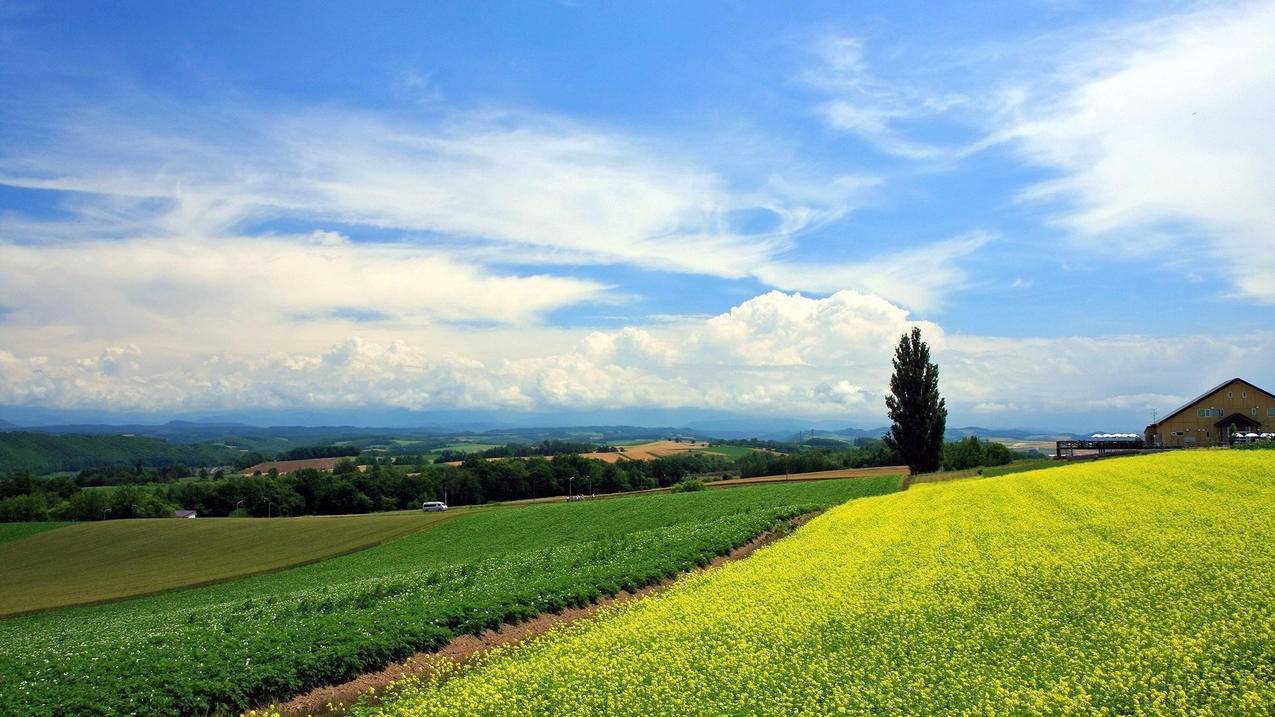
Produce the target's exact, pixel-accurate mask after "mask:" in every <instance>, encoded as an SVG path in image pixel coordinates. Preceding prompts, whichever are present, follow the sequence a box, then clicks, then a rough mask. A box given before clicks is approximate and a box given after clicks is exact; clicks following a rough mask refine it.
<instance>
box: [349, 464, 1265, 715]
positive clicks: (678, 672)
mask: <svg viewBox="0 0 1275 717" xmlns="http://www.w3.org/2000/svg"><path fill="white" fill-rule="evenodd" d="M1272 505H1275V459H1273V458H1272V457H1271V456H1259V455H1254V454H1248V455H1245V454H1242V453H1238V452H1235V453H1221V452H1207V453H1197V454H1161V455H1157V456H1148V457H1142V458H1127V459H1118V460H1112V461H1104V462H1100V463H1091V464H1085V465H1076V466H1069V467H1064V468H1057V469H1051V470H1048V471H1038V472H1032V473H1021V474H1017V475H1014V476H1009V477H1005V478H992V479H983V480H972V481H959V482H952V483H942V484H933V485H922V486H916V487H914V488H913V489H912V490H909V491H908V492H906V493H901V494H898V495H894V496H890V497H888V498H884V499H879V500H872V501H855V502H852V503H848V504H846V505H844V506H841V507H839V508H836V509H833V510H831V511H829V512H827V513H825V514H824V515H823V516H821V517H820V518H818V519H816V520H814V521H812V522H810V523H808V524H807V525H805V526H804V527H802V528H801V529H800V530H799V531H798V532H797V533H796V534H795V535H793V536H792V537H790V538H788V539H786V540H783V541H780V542H778V543H775V544H773V545H772V546H770V547H768V548H765V549H763V550H761V551H759V552H758V553H756V554H754V555H753V556H752V557H751V558H749V559H748V560H746V561H741V562H738V563H734V564H731V565H728V566H725V567H723V568H722V569H720V570H716V571H712V572H709V573H703V574H700V575H697V576H693V577H690V578H687V579H685V580H683V581H681V582H680V583H679V584H678V585H677V586H675V587H674V588H673V589H671V590H669V591H667V592H665V593H662V594H661V595H659V596H656V597H653V598H651V599H646V600H641V601H637V602H633V603H629V604H627V605H624V606H621V607H618V608H615V609H611V610H607V611H604V612H603V614H602V615H601V616H600V617H598V618H597V619H595V620H590V621H584V622H581V623H576V624H575V625H572V626H569V627H566V628H564V629H562V630H560V631H557V632H552V633H550V634H549V635H546V636H544V637H542V638H539V639H535V640H532V641H530V642H529V643H527V644H525V645H523V646H515V647H512V648H504V649H499V650H496V651H494V652H493V653H491V654H489V655H488V656H487V657H485V658H484V659H483V660H480V661H479V662H478V664H477V665H472V664H471V665H470V666H465V667H458V666H455V665H453V664H452V663H447V662H440V664H439V665H438V671H437V672H435V673H434V674H433V676H432V677H431V678H429V679H428V680H427V681H424V682H421V681H415V680H408V681H406V682H404V683H403V684H401V685H398V686H397V688H396V689H395V690H393V691H392V692H391V696H390V698H389V699H388V701H387V702H386V703H385V704H383V705H381V706H363V707H358V708H356V709H355V714H356V715H358V717H420V716H424V715H502V716H504V715H540V714H555V715H596V714H609V715H644V716H647V715H727V714H728V715H781V714H782V715H828V714H843V713H848V714H863V715H868V714H961V715H995V714H1004V715H1009V714H1014V715H1067V714H1094V715H1117V714H1120V715H1159V714H1183V715H1185V714H1193V715H1209V714H1212V715H1270V714H1272V713H1275V553H1273V552H1272V551H1271V549H1270V546H1271V545H1272V544H1275V516H1273V515H1272V512H1271V510H1270V509H1271V506H1272Z"/></svg>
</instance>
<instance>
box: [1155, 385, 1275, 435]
mask: <svg viewBox="0 0 1275 717" xmlns="http://www.w3.org/2000/svg"><path fill="white" fill-rule="evenodd" d="M1273 427H1275V394H1272V393H1271V392H1269V391H1266V390H1263V389H1261V388H1258V387H1257V386H1254V385H1253V384H1251V383H1249V382H1248V381H1245V380H1244V379H1242V378H1233V379H1231V380H1229V381H1223V382H1222V383H1220V384H1218V385H1217V386H1215V387H1213V388H1212V389H1210V390H1208V391H1206V392H1204V393H1203V394H1201V395H1200V396H1199V397H1198V398H1196V399H1194V400H1192V401H1190V402H1188V403H1187V404H1186V405H1184V406H1182V407H1181V408H1178V409H1177V410H1175V411H1173V412H1172V413H1170V414H1168V415H1167V416H1165V417H1164V418H1162V419H1160V420H1159V421H1157V422H1156V423H1152V424H1151V425H1149V426H1147V428H1146V431H1145V436H1144V438H1143V440H1144V441H1145V442H1146V444H1147V446H1149V447H1156V448H1198V447H1203V446H1229V445H1231V443H1232V442H1233V441H1234V437H1235V436H1237V435H1241V434H1245V433H1260V432H1262V431H1263V429H1264V430H1266V431H1270V430H1271V429H1272V428H1273Z"/></svg>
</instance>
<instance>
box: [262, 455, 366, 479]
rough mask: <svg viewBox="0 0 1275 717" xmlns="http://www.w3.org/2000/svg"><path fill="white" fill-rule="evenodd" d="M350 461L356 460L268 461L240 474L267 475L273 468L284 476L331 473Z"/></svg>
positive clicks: (346, 458)
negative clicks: (301, 472) (310, 471)
mask: <svg viewBox="0 0 1275 717" xmlns="http://www.w3.org/2000/svg"><path fill="white" fill-rule="evenodd" d="M350 460H354V459H353V458H352V457H350V456H345V457H342V458H305V459H303V460H297V461H266V462H265V463H258V464H257V465H255V466H252V467H250V468H245V469H243V470H242V471H240V472H241V473H243V474H244V475H252V474H253V473H256V472H257V471H261V472H262V474H265V473H269V472H270V469H271V468H277V469H278V470H279V474H280V475H283V474H285V473H295V472H296V471H299V470H301V469H303V468H314V469H316V470H321V471H330V470H332V469H333V468H336V464H338V463H340V462H341V461H350ZM359 470H361V471H362V470H367V466H359Z"/></svg>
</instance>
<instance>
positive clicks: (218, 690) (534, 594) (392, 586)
mask: <svg viewBox="0 0 1275 717" xmlns="http://www.w3.org/2000/svg"><path fill="white" fill-rule="evenodd" d="M897 487H898V477H897V476H886V477H878V478H856V479H853V480H844V481H827V482H822V483H798V484H787V485H768V486H756V487H747V488H732V489H730V490H720V491H700V492H693V493H679V494H660V495H646V496H640V497H627V498H614V499H608V500H599V501H585V502H579V503H554V504H547V505H532V506H516V507H493V508H484V509H480V510H476V511H474V513H473V514H472V515H469V516H466V517H463V518H460V519H456V520H448V521H446V522H444V523H443V524H441V525H439V526H437V527H434V528H431V529H429V530H424V531H420V532H417V533H414V534H412V535H408V536H407V537H404V538H401V539H399V540H395V541H393V542H390V543H387V544H385V545H380V546H377V547H374V548H369V549H367V550H364V551H360V552H357V553H354V554H351V555H346V556H343V557H338V558H333V559H331V560H325V561H322V562H319V563H315V564H312V565H307V566H304V567H298V568H292V569H289V570H284V571H281V572H276V573H271V574H269V575H261V576H257V577H251V578H246V579H243V580H235V581H230V582H225V583H222V584H219V585H213V586H208V587H201V588H195V589H191V590H179V591H174V592H168V593H164V594H161V595H155V596H152V597H144V598H138V599H134V600H127V601H123V602H116V603H111V604H107V605H98V606H92V607H72V608H66V609H61V610H55V611H51V612H46V613H40V614H35V615H28V616H22V617H13V618H7V619H3V620H0V654H2V655H3V659H0V711H4V710H8V711H9V712H7V713H12V714H22V715H28V716H32V717H34V716H46V715H47V716H52V715H68V714H75V715H90V714H91V715H115V714H136V715H144V716H155V717H158V716H160V715H171V714H232V713H237V712H238V711H239V710H243V709H246V708H250V707H253V706H259V705H261V704H266V703H268V702H269V701H270V700H271V699H272V698H277V697H284V698H286V697H290V696H292V695H295V694H297V693H299V692H303V691H305V690H306V689H308V688H311V687H315V686H317V685H321V684H330V683H339V682H342V681H344V680H347V679H349V678H351V677H354V676H356V675H358V674H361V673H363V672H366V671H369V670H376V669H379V668H380V667H382V666H384V665H385V664H386V663H387V662H389V661H391V660H396V659H402V658H404V657H406V656H408V655H410V654H412V653H414V652H416V651H417V650H423V649H437V648H438V647H440V646H441V645H443V644H445V643H447V642H448V641H449V640H451V639H452V638H453V637H456V636H458V635H462V634H478V633H481V632H483V631H485V630H486V629H488V628H491V627H497V626H499V625H500V624H501V623H502V622H517V621H521V620H525V619H528V618H530V617H533V616H535V615H537V614H539V613H543V612H552V611H556V610H560V609H562V608H564V607H567V606H580V605H586V604H588V603H590V602H591V601H593V600H596V599H598V598H600V597H602V596H605V595H613V594H615V593H616V592H618V591H619V590H621V589H636V588H637V587H641V586H645V585H650V584H653V583H656V582H659V581H662V580H664V579H666V578H668V577H670V576H673V575H676V574H678V573H679V572H682V571H685V570H688V569H690V568H693V567H695V566H697V565H703V564H705V563H707V562H708V561H709V560H710V559H712V558H713V557H715V556H717V555H721V554H725V553H726V552H729V551H730V550H731V549H732V548H734V547H736V546H739V545H743V544H744V543H747V542H748V541H749V540H751V539H753V538H754V537H756V536H757V535H759V534H761V533H762V532H764V531H766V530H768V529H770V528H772V527H774V526H775V525H776V523H778V522H779V521H781V520H784V519H787V518H790V517H793V516H795V515H799V514H802V513H806V512H808V511H810V510H813V509H817V508H821V507H826V506H829V505H835V504H838V503H841V502H844V501H846V500H849V499H851V498H855V497H859V496H865V495H878V494H881V493H887V492H891V491H893V490H896V489H897ZM197 520H198V519H197ZM312 520H314V521H315V522H316V523H318V522H319V521H324V520H334V519H331V518H316V519H312ZM128 522H138V523H140V522H141V521H128ZM173 522H176V521H173ZM188 522H195V521H188ZM209 522H212V521H209ZM218 522H223V521H218ZM266 522H269V521H265V520H260V521H255V523H254V525H255V524H260V523H266ZM63 530H71V528H60V529H59V530H56V531H52V532H50V533H46V534H45V535H50V536H52V535H55V534H56V533H58V532H60V531H63ZM39 537H40V536H36V538H39ZM34 539H35V538H30V539H25V540H19V541H17V542H15V543H13V546H14V547H15V548H18V547H21V544H22V543H24V542H26V543H28V547H31V546H32V544H31V543H30V542H29V541H30V540H34ZM37 547H38V546H37ZM108 552H109V551H108ZM42 554H43V553H42V552H40V553H37V555H42ZM234 556H239V557H240V558H241V559H242V560H245V561H248V560H254V559H255V558H254V557H253V556H252V555H251V551H250V550H237V551H234V552H233V553H231V554H230V556H229V557H231V558H233V557H234ZM186 569H187V570H188V571H189V572H191V573H197V572H198V571H200V569H201V568H200V564H199V562H198V561H187V566H186ZM139 636H144V637H143V638H142V639H139Z"/></svg>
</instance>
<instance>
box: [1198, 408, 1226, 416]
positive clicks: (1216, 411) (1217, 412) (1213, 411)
mask: <svg viewBox="0 0 1275 717" xmlns="http://www.w3.org/2000/svg"><path fill="white" fill-rule="evenodd" d="M1195 415H1197V416H1199V417H1200V418H1221V417H1222V409H1220V408H1201V409H1199V410H1197V411H1196V412H1195Z"/></svg>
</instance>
